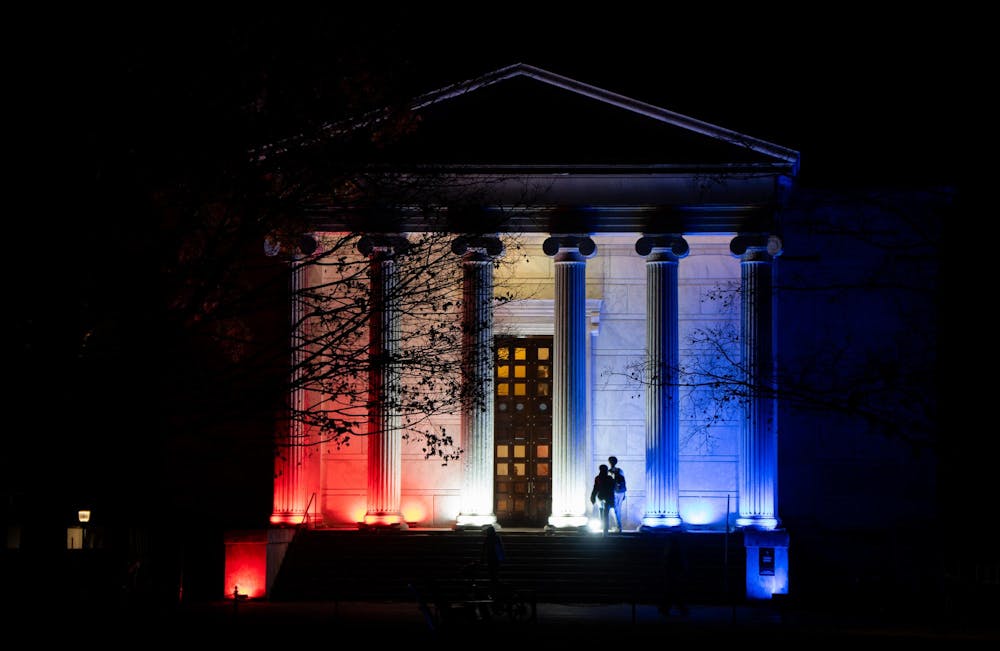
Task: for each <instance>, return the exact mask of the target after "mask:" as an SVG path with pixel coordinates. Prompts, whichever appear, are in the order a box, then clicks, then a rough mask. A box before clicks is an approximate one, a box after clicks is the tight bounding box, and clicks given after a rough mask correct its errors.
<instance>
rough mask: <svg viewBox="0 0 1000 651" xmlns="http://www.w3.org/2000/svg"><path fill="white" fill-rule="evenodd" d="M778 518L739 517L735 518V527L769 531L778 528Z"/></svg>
mask: <svg viewBox="0 0 1000 651" xmlns="http://www.w3.org/2000/svg"><path fill="white" fill-rule="evenodd" d="M778 524H780V523H779V521H778V518H773V517H768V516H760V515H751V516H740V517H738V518H736V526H737V527H746V528H750V529H763V530H764V531H771V530H773V529H777V528H778Z"/></svg>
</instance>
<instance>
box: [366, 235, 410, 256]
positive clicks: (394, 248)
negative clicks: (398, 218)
mask: <svg viewBox="0 0 1000 651" xmlns="http://www.w3.org/2000/svg"><path fill="white" fill-rule="evenodd" d="M409 248H410V241H409V240H408V239H406V236H405V235H388V234H375V235H362V236H361V239H359V240H358V251H360V252H361V253H362V254H363V255H371V254H372V253H373V252H374V251H385V252H391V253H406V251H407V250H408V249H409Z"/></svg>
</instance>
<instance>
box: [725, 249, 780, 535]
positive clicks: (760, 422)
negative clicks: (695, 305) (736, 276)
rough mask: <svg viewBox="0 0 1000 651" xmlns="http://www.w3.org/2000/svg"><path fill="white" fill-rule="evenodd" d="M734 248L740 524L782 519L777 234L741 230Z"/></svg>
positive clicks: (767, 526)
mask: <svg viewBox="0 0 1000 651" xmlns="http://www.w3.org/2000/svg"><path fill="white" fill-rule="evenodd" d="M730 250H731V251H732V252H733V253H734V254H735V255H737V256H739V258H740V291H741V299H740V347H741V363H742V367H743V381H744V386H745V387H746V390H747V397H746V399H745V400H744V401H743V418H742V421H741V426H740V476H739V491H740V492H739V517H738V518H737V521H736V522H737V524H738V525H740V526H753V527H760V528H764V529H773V528H774V527H776V526H777V525H778V511H777V501H778V428H777V415H778V412H777V402H776V397H775V394H776V389H777V386H776V382H775V359H774V319H773V307H774V306H773V284H772V283H773V279H772V261H773V259H774V258H775V257H776V256H778V255H780V254H781V240H779V239H778V238H777V237H775V236H773V235H772V236H770V237H768V236H763V235H754V236H739V237H736V238H734V239H733V241H732V244H731V245H730Z"/></svg>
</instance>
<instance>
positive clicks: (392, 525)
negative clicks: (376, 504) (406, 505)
mask: <svg viewBox="0 0 1000 651" xmlns="http://www.w3.org/2000/svg"><path fill="white" fill-rule="evenodd" d="M409 528H410V527H409V525H407V524H406V521H405V520H404V519H403V516H402V515H401V514H399V513H368V514H366V515H365V519H364V520H363V521H362V522H359V523H358V529H398V530H401V531H405V530H407V529H409Z"/></svg>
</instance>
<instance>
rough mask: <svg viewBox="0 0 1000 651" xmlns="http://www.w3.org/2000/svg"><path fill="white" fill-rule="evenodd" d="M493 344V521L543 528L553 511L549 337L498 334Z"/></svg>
mask: <svg viewBox="0 0 1000 651" xmlns="http://www.w3.org/2000/svg"><path fill="white" fill-rule="evenodd" d="M495 343H496V346H495V353H494V355H495V362H496V363H495V367H494V374H495V377H494V380H495V384H494V390H495V391H496V396H495V397H496V402H495V406H494V420H493V423H494V430H493V431H494V441H495V446H496V449H495V451H494V496H495V500H496V503H495V509H496V510H495V513H496V516H497V521H498V522H499V523H500V525H501V526H508V527H543V526H545V524H546V523H547V522H548V518H549V515H550V514H551V512H552V371H553V369H552V337H497V338H496V341H495Z"/></svg>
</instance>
